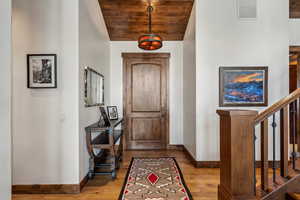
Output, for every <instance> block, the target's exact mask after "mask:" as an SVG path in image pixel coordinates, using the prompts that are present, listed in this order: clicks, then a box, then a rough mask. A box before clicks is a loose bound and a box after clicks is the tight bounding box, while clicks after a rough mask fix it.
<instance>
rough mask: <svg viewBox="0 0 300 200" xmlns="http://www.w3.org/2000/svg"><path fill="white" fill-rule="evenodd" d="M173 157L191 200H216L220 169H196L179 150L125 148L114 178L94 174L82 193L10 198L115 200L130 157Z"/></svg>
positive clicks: (23, 199)
mask: <svg viewBox="0 0 300 200" xmlns="http://www.w3.org/2000/svg"><path fill="white" fill-rule="evenodd" d="M165 156H172V157H176V160H177V162H178V164H179V166H180V168H181V171H182V173H183V176H184V179H185V182H186V184H187V186H188V188H189V189H190V191H191V193H192V195H193V198H194V200H216V199H217V186H218V184H219V173H220V172H219V169H200V168H195V167H194V166H193V165H192V164H191V162H190V161H189V160H188V158H187V156H186V155H185V154H184V153H183V152H182V151H177V150H168V151H126V152H124V161H123V163H122V166H121V169H119V171H118V176H117V179H116V180H115V181H111V180H110V177H107V176H96V177H95V178H94V179H93V180H91V181H89V182H88V183H87V185H86V186H85V187H84V188H83V190H82V192H81V194H72V195H53V194H51V195H46V194H45V195H13V200H117V199H118V196H119V194H120V191H121V188H122V186H123V182H124V179H125V175H126V172H127V169H128V166H129V163H130V161H131V158H132V157H165Z"/></svg>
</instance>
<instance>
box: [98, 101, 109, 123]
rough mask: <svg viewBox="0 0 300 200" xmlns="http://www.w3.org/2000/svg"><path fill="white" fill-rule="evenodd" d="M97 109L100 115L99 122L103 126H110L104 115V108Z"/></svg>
mask: <svg viewBox="0 0 300 200" xmlns="http://www.w3.org/2000/svg"><path fill="white" fill-rule="evenodd" d="M99 109H100V113H101V115H100V120H99V122H101V123H103V124H102V125H103V126H106V127H107V126H110V122H109V119H108V116H107V114H106V111H105V108H104V107H103V106H100V107H99Z"/></svg>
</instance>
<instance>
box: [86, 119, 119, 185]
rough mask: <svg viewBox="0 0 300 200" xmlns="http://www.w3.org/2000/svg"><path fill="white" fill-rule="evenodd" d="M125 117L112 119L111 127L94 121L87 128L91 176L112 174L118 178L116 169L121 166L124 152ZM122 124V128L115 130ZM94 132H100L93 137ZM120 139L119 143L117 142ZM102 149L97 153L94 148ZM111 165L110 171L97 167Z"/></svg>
mask: <svg viewBox="0 0 300 200" xmlns="http://www.w3.org/2000/svg"><path fill="white" fill-rule="evenodd" d="M123 122H124V121H123V119H122V118H121V119H118V120H110V126H109V127H103V126H100V125H99V123H98V122H97V123H94V124H92V125H90V126H88V127H86V128H85V131H86V144H87V149H88V153H89V155H90V162H89V164H90V166H89V178H93V177H94V176H95V174H111V176H112V178H113V179H115V178H116V169H118V168H119V166H120V161H121V160H122V154H123V127H124V126H123V125H124V124H123ZM119 125H121V129H120V130H115V128H116V127H117V126H119ZM92 133H99V134H98V135H97V136H96V137H95V138H92ZM118 141H120V143H119V145H116V143H117V142H118ZM96 149H98V150H100V151H99V152H98V153H97V154H95V151H94V150H96ZM103 167H110V171H109V172H97V169H100V168H103Z"/></svg>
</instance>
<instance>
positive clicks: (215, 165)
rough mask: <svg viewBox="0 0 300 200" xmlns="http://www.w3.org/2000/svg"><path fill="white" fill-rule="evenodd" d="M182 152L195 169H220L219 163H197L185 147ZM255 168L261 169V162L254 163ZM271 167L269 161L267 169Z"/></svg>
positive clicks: (276, 165) (276, 166) (271, 164)
mask: <svg viewBox="0 0 300 200" xmlns="http://www.w3.org/2000/svg"><path fill="white" fill-rule="evenodd" d="M182 148H183V151H184V153H185V155H186V156H187V157H188V159H189V160H190V161H191V163H192V164H193V165H194V166H195V167H196V168H220V164H221V163H220V161H197V160H196V159H195V158H194V157H193V156H192V155H191V153H190V152H189V151H188V150H187V149H186V147H185V146H182ZM255 166H256V167H257V168H260V167H261V161H256V162H255ZM272 167H273V161H269V168H272ZM275 168H276V169H277V168H280V161H275Z"/></svg>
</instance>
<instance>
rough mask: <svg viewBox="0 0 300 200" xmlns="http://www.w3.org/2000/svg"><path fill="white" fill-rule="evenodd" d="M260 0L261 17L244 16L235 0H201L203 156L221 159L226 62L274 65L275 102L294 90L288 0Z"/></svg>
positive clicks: (199, 84) (200, 145)
mask: <svg viewBox="0 0 300 200" xmlns="http://www.w3.org/2000/svg"><path fill="white" fill-rule="evenodd" d="M257 2H258V19H257V20H256V21H253V22H241V21H239V20H238V18H237V12H236V7H235V3H236V1H235V0H228V1H223V0H198V1H197V5H196V19H197V20H196V34H197V35H196V55H197V58H196V63H197V90H196V91H197V117H196V120H197V135H196V137H197V160H219V118H218V116H217V114H216V109H217V108H218V91H219V88H218V78H217V77H218V69H219V67H220V66H256V65H257V66H269V76H270V78H269V105H272V104H273V103H274V102H275V101H277V100H279V99H280V98H282V97H283V96H285V95H287V94H288V45H289V41H288V37H289V36H288V6H289V5H288V4H289V3H288V0H264V1H257ZM277 141H278V140H277Z"/></svg>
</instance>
